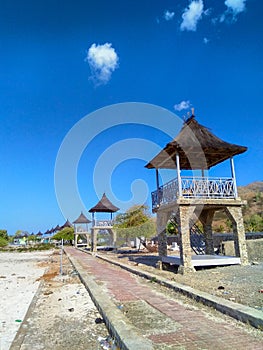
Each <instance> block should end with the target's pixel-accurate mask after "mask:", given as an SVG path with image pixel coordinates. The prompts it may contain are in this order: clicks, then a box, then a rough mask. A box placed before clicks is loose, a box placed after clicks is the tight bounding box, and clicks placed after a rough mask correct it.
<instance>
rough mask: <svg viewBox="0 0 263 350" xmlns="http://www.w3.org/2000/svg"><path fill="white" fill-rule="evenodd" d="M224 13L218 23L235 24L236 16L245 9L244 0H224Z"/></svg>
mask: <svg viewBox="0 0 263 350" xmlns="http://www.w3.org/2000/svg"><path fill="white" fill-rule="evenodd" d="M225 5H226V7H227V9H226V11H225V12H224V13H223V14H222V15H221V16H220V17H219V22H221V23H222V22H225V21H227V22H235V21H236V20H237V15H238V14H239V13H241V12H243V11H245V9H246V0H226V1H225Z"/></svg>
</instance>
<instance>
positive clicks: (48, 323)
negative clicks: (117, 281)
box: [0, 249, 109, 350]
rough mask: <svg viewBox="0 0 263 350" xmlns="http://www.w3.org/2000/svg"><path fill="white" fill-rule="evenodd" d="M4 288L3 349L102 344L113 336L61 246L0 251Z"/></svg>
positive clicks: (0, 306)
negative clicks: (41, 249)
mask: <svg viewBox="0 0 263 350" xmlns="http://www.w3.org/2000/svg"><path fill="white" fill-rule="evenodd" d="M61 263H62V265H61ZM0 293H1V294H0V295H1V298H0V325H1V329H0V331H1V333H0V350H8V349H12V350H16V349H20V350H32V349H36V350H37V349H39V350H40V349H41V350H49V349H50V350H54V349H56V350H72V349H78V350H86V349H99V348H101V347H100V339H102V340H103V339H105V338H106V337H108V336H109V334H108V330H107V328H106V325H105V324H104V322H97V320H101V318H100V314H99V312H98V310H97V309H96V307H95V305H94V303H93V302H92V300H91V298H90V296H89V294H88V292H87V290H86V289H85V287H84V286H83V284H82V283H81V281H80V279H79V277H78V274H77V273H76V271H75V270H74V268H73V267H72V265H71V264H70V262H69V260H68V258H67V257H66V256H65V254H63V259H61V255H60V250H58V249H57V250H54V251H47V252H27V253H0ZM34 296H35V298H34ZM33 298H34V301H33V303H32V300H33ZM22 322H23V323H22Z"/></svg>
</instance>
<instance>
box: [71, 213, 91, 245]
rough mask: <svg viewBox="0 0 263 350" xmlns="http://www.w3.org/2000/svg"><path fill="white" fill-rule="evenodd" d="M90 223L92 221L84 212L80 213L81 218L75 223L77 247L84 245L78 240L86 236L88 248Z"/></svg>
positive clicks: (75, 242)
mask: <svg viewBox="0 0 263 350" xmlns="http://www.w3.org/2000/svg"><path fill="white" fill-rule="evenodd" d="M90 223H91V221H90V220H89V219H88V218H87V217H86V216H85V215H84V214H83V213H82V212H81V213H80V215H79V217H78V218H77V219H76V220H75V221H73V224H74V245H75V247H78V246H79V245H82V244H81V243H78V238H79V237H81V236H84V237H85V238H86V243H85V244H86V245H87V246H88V243H89V233H88V224H90Z"/></svg>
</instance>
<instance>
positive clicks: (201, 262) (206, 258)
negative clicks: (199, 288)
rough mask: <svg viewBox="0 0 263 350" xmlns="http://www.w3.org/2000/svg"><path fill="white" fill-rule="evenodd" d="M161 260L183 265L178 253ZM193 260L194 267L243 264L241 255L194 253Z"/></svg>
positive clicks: (163, 257)
mask: <svg viewBox="0 0 263 350" xmlns="http://www.w3.org/2000/svg"><path fill="white" fill-rule="evenodd" d="M161 260H162V262H163V263H165V264H169V265H175V266H180V265H182V262H181V259H180V256H178V255H168V256H162V258H161ZM191 260H192V265H193V267H205V266H227V265H240V264H241V261H240V258H239V257H236V256H225V255H207V254H206V255H192V257H191Z"/></svg>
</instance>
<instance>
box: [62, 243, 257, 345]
mask: <svg viewBox="0 0 263 350" xmlns="http://www.w3.org/2000/svg"><path fill="white" fill-rule="evenodd" d="M66 249H67V250H68V251H69V252H70V254H71V255H73V256H74V257H75V258H77V259H78V262H79V263H80V264H81V265H82V267H83V268H85V269H86V271H87V272H89V273H90V274H92V276H93V277H94V278H95V281H96V282H99V285H102V284H103V289H104V290H105V289H106V290H107V292H108V295H109V297H111V298H112V299H113V300H115V301H116V303H121V304H124V303H125V302H129V301H136V300H144V301H145V302H147V303H148V304H149V305H151V306H152V307H154V308H155V309H157V310H159V311H160V312H162V313H163V314H164V315H166V316H167V318H170V319H171V320H173V321H175V322H176V323H178V329H177V331H175V332H172V333H165V330H164V331H163V333H160V332H161V330H158V334H157V335H156V334H154V333H155V332H154V329H153V332H152V334H151V335H149V336H148V338H149V339H150V340H151V341H152V342H153V344H155V345H156V346H157V345H162V346H164V345H166V346H169V348H170V349H175V350H176V349H178V350H179V349H181V350H182V349H184V350H197V349H199V350H200V349H203V350H204V349H207V350H210V349H218V350H237V349H238V350H243V349H244V350H263V338H262V341H260V340H259V339H258V338H256V337H255V336H254V335H253V334H249V333H247V332H246V331H245V330H243V329H241V328H238V327H236V328H234V327H233V322H231V323H227V322H226V321H223V320H222V321H220V322H215V321H214V320H213V319H211V318H208V317H206V316H205V314H204V312H200V311H199V310H195V309H190V308H189V307H186V306H184V305H182V304H179V303H178V302H176V300H172V299H168V297H166V296H165V295H164V294H160V293H157V292H155V291H154V289H153V288H151V283H142V282H140V278H139V277H137V276H135V275H133V274H131V273H129V272H128V271H126V270H123V269H121V268H119V267H117V266H114V265H110V264H109V263H107V262H104V261H102V260H100V259H98V258H95V257H93V256H91V255H90V254H86V253H83V252H81V251H79V250H76V249H74V248H73V247H67V248H66ZM136 350H137V349H136Z"/></svg>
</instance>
